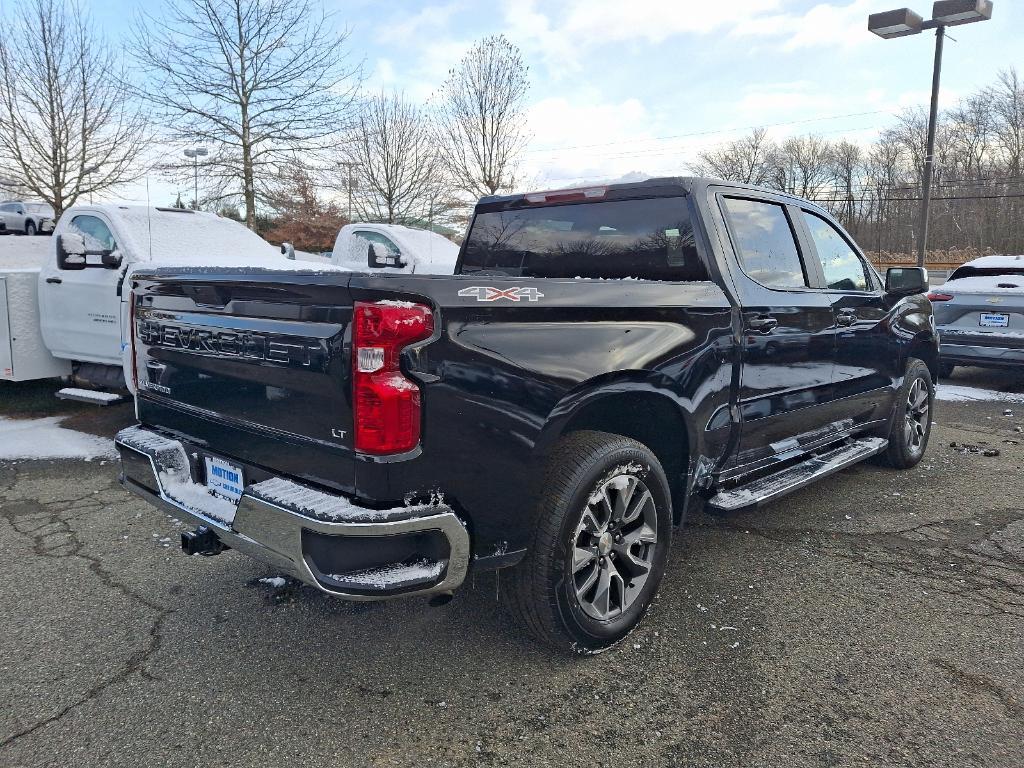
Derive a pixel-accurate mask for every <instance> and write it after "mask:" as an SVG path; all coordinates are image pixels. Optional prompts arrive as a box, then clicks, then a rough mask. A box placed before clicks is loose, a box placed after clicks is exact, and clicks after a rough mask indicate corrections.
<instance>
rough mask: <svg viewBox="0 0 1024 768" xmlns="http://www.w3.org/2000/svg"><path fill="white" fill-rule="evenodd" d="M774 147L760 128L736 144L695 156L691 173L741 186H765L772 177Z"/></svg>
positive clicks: (766, 133) (728, 144) (729, 144)
mask: <svg viewBox="0 0 1024 768" xmlns="http://www.w3.org/2000/svg"><path fill="white" fill-rule="evenodd" d="M775 152H776V147H775V144H774V143H773V142H772V141H771V139H769V138H768V132H767V131H766V130H765V129H764V128H757V129H755V130H754V131H753V132H751V133H750V134H749V135H747V136H744V137H743V138H741V139H737V140H736V141H730V142H729V143H727V144H725V145H723V146H721V147H718V148H716V149H710V150H705V151H703V152H700V153H698V155H697V162H696V163H694V164H693V165H692V168H693V172H694V173H696V174H697V175H699V176H712V177H715V178H719V179H724V180H725V181H736V182H741V183H743V184H759V185H765V184H768V183H769V181H770V180H771V178H772V171H773V166H774V162H775V161H774V158H775Z"/></svg>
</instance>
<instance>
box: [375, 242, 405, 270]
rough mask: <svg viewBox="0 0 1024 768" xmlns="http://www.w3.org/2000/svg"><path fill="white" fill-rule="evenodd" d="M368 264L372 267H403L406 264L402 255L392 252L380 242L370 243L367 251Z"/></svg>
mask: <svg viewBox="0 0 1024 768" xmlns="http://www.w3.org/2000/svg"><path fill="white" fill-rule="evenodd" d="M366 264H367V266H368V267H370V268H371V269H384V268H390V269H401V268H402V267H404V266H405V262H404V261H402V257H401V256H399V255H398V254H394V253H391V251H389V250H388V249H387V248H385V247H384V246H383V245H381V244H380V243H370V244H369V247H368V248H367V252H366Z"/></svg>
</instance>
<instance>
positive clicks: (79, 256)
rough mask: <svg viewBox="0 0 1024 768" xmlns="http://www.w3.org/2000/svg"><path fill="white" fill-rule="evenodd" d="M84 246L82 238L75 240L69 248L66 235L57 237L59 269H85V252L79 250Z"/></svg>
mask: <svg viewBox="0 0 1024 768" xmlns="http://www.w3.org/2000/svg"><path fill="white" fill-rule="evenodd" d="M83 246H84V244H83V243H82V241H81V238H75V239H74V241H73V242H72V243H71V244H70V246H69V243H68V241H66V240H65V236H64V235H57V242H56V247H57V269H85V267H86V264H85V250H84V249H83V250H81V251H79V250H77V249H78V248H79V247H83ZM69 247H70V248H71V250H69Z"/></svg>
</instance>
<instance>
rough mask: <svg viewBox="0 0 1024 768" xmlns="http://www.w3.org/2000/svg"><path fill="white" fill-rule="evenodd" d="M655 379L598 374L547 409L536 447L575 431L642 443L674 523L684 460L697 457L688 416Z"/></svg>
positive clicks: (681, 504)
mask: <svg viewBox="0 0 1024 768" xmlns="http://www.w3.org/2000/svg"><path fill="white" fill-rule="evenodd" d="M665 383H666V382H662V381H659V380H658V379H657V377H650V376H648V375H646V374H643V373H640V372H638V373H636V374H634V375H629V376H625V377H622V376H615V377H611V378H609V377H603V378H601V379H599V380H593V381H590V382H587V383H586V384H585V385H584V386H582V387H579V388H577V389H575V390H574V391H573V392H571V393H570V394H568V395H566V396H565V397H564V398H563V399H562V401H560V402H559V404H558V405H557V406H556V407H555V409H554V410H553V411H552V414H551V417H550V418H549V420H548V423H547V424H546V425H545V428H544V430H543V431H542V433H541V436H540V438H539V439H538V441H537V445H536V449H537V451H538V453H540V454H542V455H543V454H546V453H547V452H548V451H549V450H550V448H551V447H552V446H553V445H554V444H555V442H556V441H557V440H558V439H560V438H561V437H563V436H565V435H567V434H569V433H571V432H577V431H580V430H592V431H597V432H608V433H611V434H616V435H623V436H624V437H629V438H632V439H633V440H636V441H637V442H639V443H642V444H644V445H646V446H647V447H648V448H649V449H650V450H651V451H652V452H653V453H654V455H655V456H657V458H658V461H659V462H661V465H662V468H663V469H664V470H665V475H666V477H667V478H668V479H669V485H670V487H671V491H672V508H673V515H674V517H675V518H676V520H675V522H677V523H678V522H679V521H680V519H681V516H682V514H683V513H684V510H685V507H686V505H685V495H686V493H687V489H688V488H687V482H686V479H687V476H688V472H689V459H690V457H691V456H695V455H697V451H698V448H697V446H696V445H694V443H693V439H694V435H695V431H694V430H693V429H692V425H691V419H690V414H689V412H688V411H687V409H686V408H685V405H684V403H683V402H680V399H679V398H677V397H676V396H675V395H674V394H673V393H672V392H671V391H670V390H668V389H667V388H666V387H665V386H664V385H665Z"/></svg>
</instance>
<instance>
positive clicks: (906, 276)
mask: <svg viewBox="0 0 1024 768" xmlns="http://www.w3.org/2000/svg"><path fill="white" fill-rule="evenodd" d="M885 292H886V293H889V294H892V295H893V296H916V295H917V294H919V293H928V270H927V269H925V268H924V267H889V269H887V270H886V272H885Z"/></svg>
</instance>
